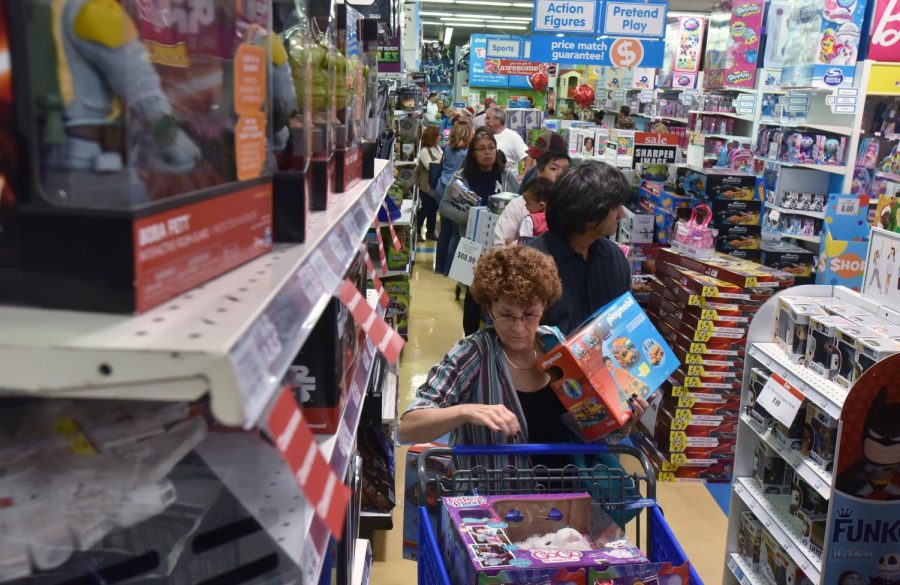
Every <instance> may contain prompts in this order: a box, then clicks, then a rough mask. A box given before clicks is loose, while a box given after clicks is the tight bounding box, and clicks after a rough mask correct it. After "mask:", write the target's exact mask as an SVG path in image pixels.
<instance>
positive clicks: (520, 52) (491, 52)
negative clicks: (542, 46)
mask: <svg viewBox="0 0 900 585" xmlns="http://www.w3.org/2000/svg"><path fill="white" fill-rule="evenodd" d="M485 50H486V53H485V56H486V57H487V58H489V59H522V60H528V59H531V56H530V52H531V43H529V42H528V41H527V40H525V39H523V38H521V37H519V38H491V37H488V39H487V45H486V48H485Z"/></svg>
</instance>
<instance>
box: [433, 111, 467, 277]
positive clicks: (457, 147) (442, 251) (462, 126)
mask: <svg viewBox="0 0 900 585" xmlns="http://www.w3.org/2000/svg"><path fill="white" fill-rule="evenodd" d="M473 136H475V131H474V130H473V129H472V124H471V122H470V121H469V120H467V119H465V118H462V117H460V118H457V119H456V120H454V121H453V128H452V129H451V130H450V138H449V139H448V140H447V146H445V147H444V158H443V160H442V161H441V178H440V179H438V182H437V185H436V186H435V188H434V199H435V201H436V202H437V204H438V205H440V203H441V199H442V198H443V196H444V191H446V190H447V185H449V184H450V181H452V180H453V175H454V174H455V173H456V171H458V170H459V168H460V167H461V166H462V164H463V161H464V160H466V155H467V154H468V152H469V142H471V141H472V137H473ZM454 236H455V237H456V238H459V230H457V229H456V225H455V224H454V223H453V222H451V221H450V220H448V219H446V218H444V216H443V214H441V228H440V233H439V234H438V243H437V250H436V251H435V256H434V271H435V272H439V273H441V274H443V275H444V276H446V275H447V274H448V273H449V272H450V263H449V262H447V255H448V250H449V249H450V242H451V240H453V239H454ZM454 247H455V246H454Z"/></svg>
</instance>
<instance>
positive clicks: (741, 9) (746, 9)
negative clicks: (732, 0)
mask: <svg viewBox="0 0 900 585" xmlns="http://www.w3.org/2000/svg"><path fill="white" fill-rule="evenodd" d="M760 12H762V7H761V6H760V5H759V4H747V5H745V6H738V7H737V8H735V9H734V14H735V16H738V17H740V18H744V17H745V16H750V15H752V14H759V13H760Z"/></svg>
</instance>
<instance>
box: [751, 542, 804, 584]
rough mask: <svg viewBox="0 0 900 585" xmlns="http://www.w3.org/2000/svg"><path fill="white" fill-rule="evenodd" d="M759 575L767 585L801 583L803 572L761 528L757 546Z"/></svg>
mask: <svg viewBox="0 0 900 585" xmlns="http://www.w3.org/2000/svg"><path fill="white" fill-rule="evenodd" d="M757 573H758V574H759V575H761V576H762V578H763V579H765V581H766V583H768V584H769V585H791V584H793V583H802V582H803V579H805V576H804V575H803V571H802V570H801V569H800V567H798V566H797V565H796V563H794V561H793V560H792V559H791V557H790V556H789V555H788V554H787V552H786V551H785V550H784V548H783V547H782V546H781V545H780V544H779V543H778V541H777V540H776V539H775V538H774V537H773V536H772V534H771V533H770V532H769V531H768V530H766V529H765V528H763V531H762V538H761V539H760V546H759V570H758V571H757Z"/></svg>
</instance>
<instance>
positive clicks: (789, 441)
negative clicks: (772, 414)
mask: <svg viewBox="0 0 900 585" xmlns="http://www.w3.org/2000/svg"><path fill="white" fill-rule="evenodd" d="M772 376H774V377H775V378H776V379H778V378H780V377H779V376H778V374H772ZM782 383H784V382H782ZM805 422H806V403H805V402H804V403H803V405H802V406H801V407H800V410H799V411H798V412H797V417H796V418H795V419H794V422H793V423H791V426H789V427H788V426H786V425H784V424H782V423H780V422H778V421H775V426H774V427H772V436H773V437H774V438H775V440H776V441H778V442H779V443H781V445H782V446H784V447H785V448H787V449H795V450H797V451H799V450H800V448H801V447H802V446H803V427H804V424H805Z"/></svg>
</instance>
